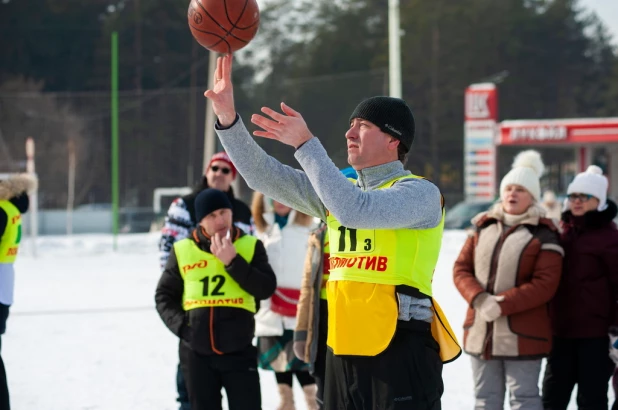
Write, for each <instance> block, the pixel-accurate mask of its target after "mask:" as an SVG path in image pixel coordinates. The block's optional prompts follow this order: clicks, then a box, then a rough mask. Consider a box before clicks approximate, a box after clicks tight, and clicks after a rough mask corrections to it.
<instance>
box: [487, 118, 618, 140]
mask: <svg viewBox="0 0 618 410" xmlns="http://www.w3.org/2000/svg"><path fill="white" fill-rule="evenodd" d="M499 127H500V132H499V142H498V144H499V145H547V144H567V145H568V144H586V143H611V142H618V118H585V119H564V120H515V121H502V122H501V123H500V124H499Z"/></svg>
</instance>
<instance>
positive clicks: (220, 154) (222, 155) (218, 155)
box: [204, 152, 236, 178]
mask: <svg viewBox="0 0 618 410" xmlns="http://www.w3.org/2000/svg"><path fill="white" fill-rule="evenodd" d="M215 161H223V162H227V163H228V164H229V166H230V169H231V170H232V178H236V167H235V166H234V163H233V162H232V160H231V159H230V157H228V155H227V154H226V153H225V152H217V153H216V154H215V155H213V156H212V158H210V162H209V163H208V166H207V167H206V169H205V170H204V174H206V171H208V168H210V165H211V164H212V163H213V162H215Z"/></svg>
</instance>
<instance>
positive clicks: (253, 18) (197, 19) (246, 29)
mask: <svg viewBox="0 0 618 410" xmlns="http://www.w3.org/2000/svg"><path fill="white" fill-rule="evenodd" d="M188 17H189V28H190V29H191V34H192V35H193V37H194V38H195V40H197V42H198V43H200V45H201V46H202V47H205V48H207V49H208V50H210V51H215V52H217V53H222V54H228V53H232V52H234V51H237V50H240V49H241V48H243V47H244V46H246V45H247V44H249V42H250V41H251V40H252V39H253V37H255V34H256V33H257V30H258V26H259V23H260V10H259V8H258V5H257V2H256V0H191V2H190V3H189V15H188Z"/></svg>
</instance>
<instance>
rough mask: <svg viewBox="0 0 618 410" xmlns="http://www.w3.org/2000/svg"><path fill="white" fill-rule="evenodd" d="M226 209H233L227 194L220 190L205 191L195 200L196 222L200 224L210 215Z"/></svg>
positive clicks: (210, 189) (209, 189)
mask: <svg viewBox="0 0 618 410" xmlns="http://www.w3.org/2000/svg"><path fill="white" fill-rule="evenodd" d="M224 208H227V209H232V203H231V202H230V198H228V196H227V194H226V193H225V192H223V191H219V190H218V189H213V188H208V189H205V190H203V191H202V192H200V193H199V194H197V197H196V198H195V220H196V221H197V222H198V223H199V222H200V221H201V220H202V219H204V217H205V216H206V215H208V214H209V213H211V212H214V211H218V210H219V209H224Z"/></svg>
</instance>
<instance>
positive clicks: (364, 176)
mask: <svg viewBox="0 0 618 410" xmlns="http://www.w3.org/2000/svg"><path fill="white" fill-rule="evenodd" d="M215 128H216V132H217V135H218V136H219V139H220V140H221V143H222V144H223V147H224V148H225V150H226V152H227V154H228V155H229V156H230V158H231V159H232V161H233V162H234V165H235V166H236V168H237V169H238V172H240V174H241V175H242V176H243V178H244V179H245V180H246V181H247V184H248V185H249V187H250V188H252V189H254V190H256V191H258V192H262V193H263V194H264V195H266V196H267V197H270V198H272V199H274V200H276V201H277V202H281V203H282V204H285V205H287V206H289V207H291V208H294V209H296V210H299V211H301V212H304V213H306V214H308V215H312V216H315V217H318V218H320V219H322V220H326V210H327V209H328V210H329V211H330V212H331V213H332V214H333V216H334V217H335V218H337V220H338V221H339V222H340V223H341V224H342V225H344V226H346V227H348V228H353V229H402V228H411V229H428V228H433V227H436V226H438V224H439V223H440V220H441V219H442V206H441V195H440V190H439V189H438V187H436V186H435V185H434V184H432V183H431V182H429V181H427V180H424V179H416V178H406V179H403V180H400V181H397V182H396V183H395V184H393V186H392V187H391V188H389V189H381V190H377V189H376V188H378V187H379V186H381V185H383V184H384V183H386V182H388V181H390V180H392V179H394V178H397V177H400V176H404V175H410V174H411V173H410V171H406V170H405V169H404V168H403V164H402V163H401V162H400V161H393V162H389V163H386V164H382V165H377V166H374V167H370V168H365V169H362V170H357V173H358V180H357V182H356V185H355V184H351V183H350V182H349V181H348V180H347V179H346V177H345V176H343V174H342V173H341V172H340V171H339V169H338V168H337V166H335V164H334V163H333V162H332V161H331V159H330V158H329V156H328V154H327V153H326V150H325V149H324V147H323V146H322V144H321V143H320V141H319V140H318V138H315V137H314V138H312V139H310V140H309V141H307V142H306V143H304V144H303V145H302V146H301V147H300V148H298V149H297V150H296V153H295V154H294V156H295V158H296V160H297V161H298V163H299V164H300V166H301V167H302V168H303V170H304V172H303V171H301V170H297V169H294V168H292V167H289V166H287V165H283V164H281V163H280V162H279V161H277V160H276V159H275V158H273V157H271V156H270V155H268V154H267V153H266V152H265V151H264V150H262V148H261V147H260V146H259V145H258V144H257V143H256V142H255V141H254V140H253V137H252V136H251V134H250V133H249V131H247V128H246V127H245V125H244V124H243V122H242V120H241V119H240V117H237V119H236V122H235V123H234V124H233V125H232V126H231V127H229V128H227V129H221V127H220V126H216V127H215ZM343 142H344V139H343V138H342V143H343ZM359 188H360V189H359ZM398 297H399V304H400V313H399V319H400V320H410V319H411V318H414V319H417V320H424V321H427V322H429V321H431V317H432V313H431V309H430V307H431V301H430V300H429V299H417V298H414V297H411V296H408V295H403V294H399V295H398Z"/></svg>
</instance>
